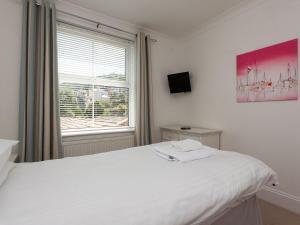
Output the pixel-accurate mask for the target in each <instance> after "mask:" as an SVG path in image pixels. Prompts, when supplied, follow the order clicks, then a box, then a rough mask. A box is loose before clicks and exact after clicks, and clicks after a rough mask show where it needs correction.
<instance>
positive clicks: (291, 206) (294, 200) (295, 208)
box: [258, 186, 300, 215]
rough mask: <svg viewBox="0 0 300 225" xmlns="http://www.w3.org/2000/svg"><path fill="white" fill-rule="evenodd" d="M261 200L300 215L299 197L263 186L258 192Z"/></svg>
mask: <svg viewBox="0 0 300 225" xmlns="http://www.w3.org/2000/svg"><path fill="white" fill-rule="evenodd" d="M258 197H259V198H260V199H262V200H265V201H267V202H270V203H272V204H274V205H277V206H279V207H281V208H284V209H287V210H289V211H291V212H294V213H297V214H298V215H300V197H299V196H295V195H291V194H288V193H286V192H283V191H280V190H278V189H275V188H271V187H268V186H264V187H263V189H262V190H261V191H260V192H259V193H258Z"/></svg>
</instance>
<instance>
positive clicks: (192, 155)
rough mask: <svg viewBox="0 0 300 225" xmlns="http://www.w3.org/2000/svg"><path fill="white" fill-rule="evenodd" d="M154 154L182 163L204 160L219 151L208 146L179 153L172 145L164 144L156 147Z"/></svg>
mask: <svg viewBox="0 0 300 225" xmlns="http://www.w3.org/2000/svg"><path fill="white" fill-rule="evenodd" d="M154 152H155V153H156V154H157V155H158V156H160V157H162V158H163V159H166V160H169V161H180V162H188V161H192V160H197V159H203V158H207V157H210V156H213V155H215V154H217V150H215V149H212V148H209V147H206V146H203V147H202V148H201V149H199V150H194V151H188V152H184V151H178V150H177V148H175V147H174V146H173V145H172V144H171V143H162V144H158V145H156V146H154Z"/></svg>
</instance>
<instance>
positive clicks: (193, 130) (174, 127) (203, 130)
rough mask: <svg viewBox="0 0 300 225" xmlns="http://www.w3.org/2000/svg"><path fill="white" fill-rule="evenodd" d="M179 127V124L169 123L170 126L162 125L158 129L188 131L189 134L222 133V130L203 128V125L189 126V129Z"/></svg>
mask: <svg viewBox="0 0 300 225" xmlns="http://www.w3.org/2000/svg"><path fill="white" fill-rule="evenodd" d="M181 127H182V126H179V125H170V126H163V127H161V128H160V129H161V130H169V131H176V132H181V133H190V134H211V133H222V130H217V129H210V128H203V127H191V129H190V130H181Z"/></svg>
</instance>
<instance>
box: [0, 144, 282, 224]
mask: <svg viewBox="0 0 300 225" xmlns="http://www.w3.org/2000/svg"><path fill="white" fill-rule="evenodd" d="M157 145H159V144H155V145H149V146H143V147H136V148H130V149H125V150H120V151H114V152H108V153H102V154H96V155H88V156H82V157H71V158H65V159H59V160H52V161H45V162H38V163H20V164H15V165H14V169H12V170H11V172H10V173H9V175H8V177H7V179H6V181H5V182H4V183H3V184H2V186H1V187H0V224H1V225H53V224H55V225H261V222H260V214H259V209H258V207H257V202H256V197H255V194H256V193H257V192H258V191H259V190H260V189H261V188H262V186H263V185H265V184H272V183H276V182H277V179H276V174H275V173H274V172H273V170H272V169H270V168H269V167H268V166H266V165H265V164H264V163H262V162H261V161H259V160H257V159H254V158H252V157H250V156H246V155H242V154H239V153H235V152H229V151H218V153H217V154H216V155H215V156H213V157H208V158H205V159H201V160H195V161H190V162H185V163H181V162H170V161H167V160H165V159H162V158H160V157H159V156H158V155H156V154H155V153H154V152H153V148H154V147H155V146H157Z"/></svg>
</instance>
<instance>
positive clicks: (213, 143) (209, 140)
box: [201, 134, 220, 149]
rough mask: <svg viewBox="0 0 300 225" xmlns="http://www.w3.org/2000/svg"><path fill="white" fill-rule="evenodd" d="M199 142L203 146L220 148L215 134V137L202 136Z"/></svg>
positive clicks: (217, 136)
mask: <svg viewBox="0 0 300 225" xmlns="http://www.w3.org/2000/svg"><path fill="white" fill-rule="evenodd" d="M201 142H202V144H204V145H207V146H209V147H212V148H217V149H219V148H220V139H219V135H218V134H215V135H204V136H202V138H201Z"/></svg>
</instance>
